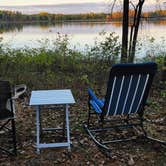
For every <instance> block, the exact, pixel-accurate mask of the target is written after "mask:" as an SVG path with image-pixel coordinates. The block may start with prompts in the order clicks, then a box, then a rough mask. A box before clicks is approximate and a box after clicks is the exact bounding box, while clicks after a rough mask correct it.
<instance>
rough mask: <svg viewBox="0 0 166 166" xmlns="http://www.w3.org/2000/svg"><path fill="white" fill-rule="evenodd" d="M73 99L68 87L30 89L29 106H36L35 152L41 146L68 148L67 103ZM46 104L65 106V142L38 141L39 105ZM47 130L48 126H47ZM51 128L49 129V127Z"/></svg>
mask: <svg viewBox="0 0 166 166" xmlns="http://www.w3.org/2000/svg"><path fill="white" fill-rule="evenodd" d="M74 103H75V100H74V98H73V95H72V92H71V90H70V89H63V90H37V91H32V93H31V98H30V106H35V108H36V131H37V134H36V137H37V138H36V141H37V142H36V146H37V152H38V153H40V149H41V148H51V147H68V150H70V131H69V104H74ZM48 105H63V106H65V116H66V117H65V119H66V133H67V140H66V142H59V143H40V131H41V128H40V123H41V122H40V111H41V110H40V106H48ZM47 130H49V128H47ZM50 130H51V129H50Z"/></svg>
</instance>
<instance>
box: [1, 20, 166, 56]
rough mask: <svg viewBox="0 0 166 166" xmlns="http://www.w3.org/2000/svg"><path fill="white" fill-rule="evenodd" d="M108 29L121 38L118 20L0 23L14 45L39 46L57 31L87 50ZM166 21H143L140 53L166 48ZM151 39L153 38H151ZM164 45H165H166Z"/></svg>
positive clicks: (8, 43)
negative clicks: (22, 23)
mask: <svg viewBox="0 0 166 166" xmlns="http://www.w3.org/2000/svg"><path fill="white" fill-rule="evenodd" d="M102 31H105V32H107V33H110V32H115V34H116V35H118V36H119V41H120V42H121V31H122V25H121V23H119V22H113V23H110V22H66V23H58V24H52V25H50V24H43V23H42V24H34V25H33V24H24V25H21V24H0V32H2V33H1V34H0V36H1V37H2V38H3V43H5V45H6V46H9V47H11V48H16V49H18V48H23V47H31V48H37V47H40V46H41V45H40V43H39V42H38V41H39V40H45V39H49V40H50V47H51V45H52V41H55V39H56V38H57V33H60V34H67V35H68V37H69V40H70V47H71V48H75V49H77V50H81V51H84V50H85V49H86V44H88V45H89V46H90V47H92V46H94V45H95V40H97V41H98V42H99V41H102V40H103V39H102V38H101V36H100V35H99V33H100V32H102ZM151 37H153V38H154V39H155V40H154V42H153V43H151V42H149V38H151ZM165 37H166V21H157V22H145V21H143V22H142V23H141V25H140V30H139V36H138V39H139V41H141V42H142V45H139V48H140V49H139V51H137V56H139V57H141V56H144V55H145V54H146V53H147V52H148V51H150V50H153V53H155V52H156V49H155V47H156V48H157V51H163V50H164V51H166V43H165ZM151 41H152V40H151ZM164 45H165V46H164Z"/></svg>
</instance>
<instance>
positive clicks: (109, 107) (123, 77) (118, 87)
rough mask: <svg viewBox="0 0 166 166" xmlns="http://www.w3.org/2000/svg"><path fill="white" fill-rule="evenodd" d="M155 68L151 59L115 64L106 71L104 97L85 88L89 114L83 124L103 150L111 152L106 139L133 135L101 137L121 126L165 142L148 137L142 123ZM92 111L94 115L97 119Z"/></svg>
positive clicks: (120, 140)
mask: <svg viewBox="0 0 166 166" xmlns="http://www.w3.org/2000/svg"><path fill="white" fill-rule="evenodd" d="M156 70H157V64H156V63H153V62H149V63H142V64H116V65H114V66H113V67H112V69H111V71H110V76H109V81H108V85H107V91H106V95H105V99H103V100H100V99H98V98H97V97H96V96H95V94H94V93H93V91H92V90H91V89H88V94H89V101H88V105H89V114H88V121H87V124H85V125H84V127H85V129H86V131H87V132H88V134H89V135H90V137H91V138H92V139H93V140H94V142H95V143H96V144H97V145H98V146H99V147H101V148H102V149H103V150H106V151H107V154H108V153H109V154H111V149H110V147H109V143H115V142H122V141H128V140H132V139H136V137H134V136H130V137H129V135H128V136H127V137H125V136H124V135H123V134H122V136H121V137H119V136H118V138H117V136H115V137H114V138H111V140H106V141H105V138H107V136H106V135H105V133H106V132H107V131H112V130H115V131H116V132H117V131H119V130H122V129H128V131H129V130H131V129H136V131H137V132H138V131H139V133H140V132H142V133H143V137H144V138H148V139H150V140H153V141H157V142H159V143H162V144H166V142H165V141H161V140H158V139H154V138H151V137H149V136H148V135H147V132H146V131H145V128H144V123H143V122H144V120H145V119H144V117H143V115H144V107H145V105H146V101H147V97H148V93H149V90H150V87H151V85H152V81H153V77H154V75H155V72H156ZM92 114H95V115H97V117H98V121H97V123H96V121H94V118H92ZM110 118H111V119H110ZM108 124H109V125H108ZM110 124H112V125H111V126H110ZM129 133H130V132H129ZM100 135H101V136H100ZM124 137H125V138H124Z"/></svg>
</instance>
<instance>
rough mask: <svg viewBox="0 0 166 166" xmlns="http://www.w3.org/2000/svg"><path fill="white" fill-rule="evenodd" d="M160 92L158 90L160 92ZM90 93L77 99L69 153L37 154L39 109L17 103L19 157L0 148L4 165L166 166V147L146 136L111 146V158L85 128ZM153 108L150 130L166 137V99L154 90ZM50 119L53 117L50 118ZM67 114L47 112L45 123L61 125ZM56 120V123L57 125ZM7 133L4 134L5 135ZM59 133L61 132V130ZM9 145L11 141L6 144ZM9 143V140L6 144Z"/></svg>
mask: <svg viewBox="0 0 166 166" xmlns="http://www.w3.org/2000/svg"><path fill="white" fill-rule="evenodd" d="M156 93H157V92H156ZM86 99H87V96H86V95H85V96H84V97H82V98H77V99H76V100H77V102H76V104H74V105H72V106H71V107H70V128H71V142H72V148H71V149H72V150H71V153H70V154H69V153H68V151H67V149H66V148H52V149H49V148H48V149H42V150H41V153H40V154H37V153H36V148H35V142H36V136H35V134H36V127H35V117H36V115H35V111H34V109H33V108H30V107H28V108H23V107H22V106H21V105H20V104H19V103H18V104H17V108H18V109H17V112H16V130H17V148H18V155H17V156H16V157H12V156H8V155H7V154H6V153H3V152H1V151H0V165H1V166H3V165H4V166H8V165H12V166H14V165H19V166H20V165H26V166H37V165H47V166H49V165H72V166H77V165H78V166H79V165H80V166H81V165H90V166H93V165H94V166H95V165H99V166H102V165H109V166H116V165H117V166H125V165H130V166H132V165H134V166H135V165H138V166H139V165H140V166H144V165H146V166H166V148H165V147H163V146H160V145H159V144H157V143H152V142H149V141H146V140H144V139H138V140H136V141H130V142H125V143H116V144H113V145H111V148H112V158H109V157H107V156H106V155H105V154H104V153H103V152H101V151H100V150H99V148H98V147H97V146H96V145H95V144H94V142H93V141H92V140H91V139H90V137H89V136H88V135H87V133H86V132H85V131H84V129H83V123H84V122H85V121H86V119H87V109H88V107H87V100H86ZM152 100H153V103H152V106H151V107H148V108H147V113H146V116H147V117H148V118H150V119H152V120H154V122H155V123H154V124H152V125H151V127H149V126H148V127H147V129H148V130H149V131H150V132H151V134H152V135H154V136H157V137H158V138H161V139H165V138H166V107H165V98H161V97H158V94H155V93H154V97H153V98H152ZM48 119H49V120H48ZM62 119H63V115H61V113H60V112H58V111H57V112H56V113H53V112H52V111H43V114H42V123H43V126H46V125H47V126H54V125H58V126H61V125H62V124H61V121H62ZM55 122H56V124H55ZM2 134H3V133H0V136H1V137H2ZM57 134H58V133H57ZM55 138H56V141H57V140H58V141H59V140H61V141H62V140H63V138H62V137H60V136H56V137H54V134H53V135H52V134H51V133H46V134H44V136H43V141H47V142H48V141H50V142H51V141H55ZM1 143H2V142H1ZM6 144H7V143H6ZM3 145H5V143H3Z"/></svg>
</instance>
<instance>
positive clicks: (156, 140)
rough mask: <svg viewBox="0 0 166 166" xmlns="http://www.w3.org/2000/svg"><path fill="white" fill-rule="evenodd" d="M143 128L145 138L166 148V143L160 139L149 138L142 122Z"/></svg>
mask: <svg viewBox="0 0 166 166" xmlns="http://www.w3.org/2000/svg"><path fill="white" fill-rule="evenodd" d="M141 128H142V131H143V133H144V137H145V138H147V139H149V140H150V141H153V142H158V143H160V144H162V145H164V146H166V141H163V140H159V139H156V138H153V137H149V136H148V134H147V132H146V130H145V129H144V125H143V121H142V122H141Z"/></svg>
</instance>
